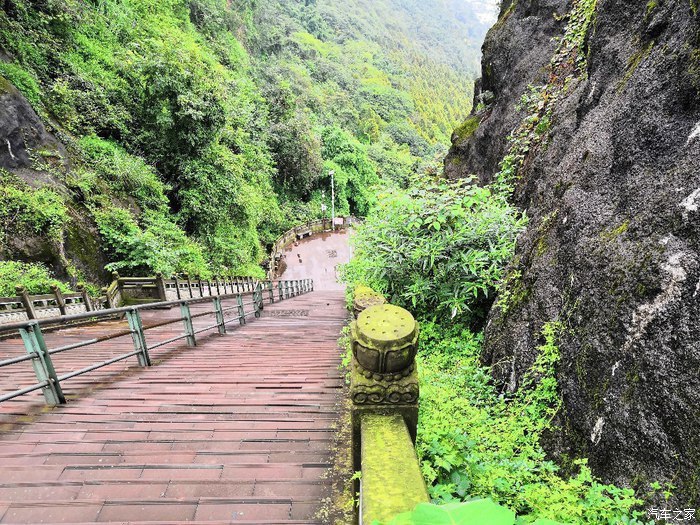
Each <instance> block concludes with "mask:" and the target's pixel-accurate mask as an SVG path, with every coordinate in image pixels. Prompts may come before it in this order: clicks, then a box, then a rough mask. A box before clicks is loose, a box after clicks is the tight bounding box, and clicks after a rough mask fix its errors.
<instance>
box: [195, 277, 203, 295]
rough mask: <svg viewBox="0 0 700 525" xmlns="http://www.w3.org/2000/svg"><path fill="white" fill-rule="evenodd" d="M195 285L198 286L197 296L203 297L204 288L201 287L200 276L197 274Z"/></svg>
mask: <svg viewBox="0 0 700 525" xmlns="http://www.w3.org/2000/svg"><path fill="white" fill-rule="evenodd" d="M197 287H198V288H199V296H200V297H204V288H202V276H201V275H199V274H197Z"/></svg>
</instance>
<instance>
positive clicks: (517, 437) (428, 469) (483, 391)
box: [344, 181, 642, 525]
mask: <svg viewBox="0 0 700 525" xmlns="http://www.w3.org/2000/svg"><path fill="white" fill-rule="evenodd" d="M507 195H508V188H507V185H505V184H504V183H503V181H498V182H497V183H496V184H495V185H493V186H490V187H478V186H476V185H475V184H473V182H471V181H464V182H462V183H449V182H446V181H422V182H415V183H414V184H413V185H412V186H411V188H410V189H408V190H393V191H391V192H388V193H387V194H385V195H383V196H381V197H380V201H379V204H378V205H377V206H376V207H375V208H373V210H372V212H371V213H370V215H369V216H368V218H367V221H366V223H365V224H364V225H363V226H362V227H361V228H359V229H358V232H357V234H356V236H355V239H354V243H355V252H354V256H353V260H352V261H351V263H350V264H349V265H347V266H346V267H345V269H344V276H345V279H346V280H347V281H348V282H349V283H351V284H353V285H358V284H367V285H370V286H371V287H373V288H375V289H376V290H379V291H382V292H384V293H386V294H387V296H388V298H389V299H390V300H391V301H392V302H394V303H396V304H400V305H403V306H405V307H406V308H408V309H409V310H411V311H412V312H414V313H415V314H416V316H417V318H418V319H419V321H420V322H421V342H420V351H419V355H418V358H417V360H418V365H419V367H418V369H419V374H420V383H421V399H420V414H419V422H418V441H417V450H418V455H419V459H420V461H421V468H422V470H423V474H424V476H425V478H426V481H427V482H428V485H429V491H430V494H431V497H432V498H433V501H434V502H436V503H452V502H455V501H468V500H471V499H472V498H489V499H491V500H493V501H494V502H496V503H498V504H500V505H503V506H505V507H507V508H508V509H510V510H511V511H512V512H511V513H510V514H508V515H507V516H505V515H504V518H503V519H506V521H504V523H505V522H507V519H510V520H511V521H510V522H509V523H513V520H514V519H515V518H514V517H513V516H514V514H513V513H516V514H517V515H518V516H519V518H518V521H517V522H518V523H536V522H537V520H554V521H556V522H561V523H576V524H577V525H579V524H590V525H593V524H609V525H613V524H615V525H617V524H620V523H627V524H632V523H637V524H639V523H642V522H641V521H637V520H638V519H641V517H642V513H641V512H637V511H636V510H635V508H636V506H637V505H639V504H640V500H638V499H637V497H636V496H635V493H634V491H632V490H630V489H622V488H618V487H616V486H613V485H605V484H602V483H600V482H599V481H598V480H596V479H595V478H594V477H593V475H592V473H591V471H590V469H589V468H588V466H587V465H586V461H585V460H571V465H570V467H572V470H575V471H577V474H576V475H574V476H573V477H571V478H566V477H563V476H562V475H561V474H560V471H559V467H558V466H557V465H556V464H555V463H554V462H553V461H551V460H549V459H548V458H547V457H546V455H545V452H544V449H543V448H542V446H541V444H540V439H541V438H542V436H543V434H544V433H545V432H549V431H553V430H554V429H553V428H552V420H553V418H554V415H555V414H556V413H557V411H558V410H559V407H560V404H561V400H560V398H559V393H558V386H557V380H556V373H555V371H556V366H557V364H558V361H559V349H558V346H557V339H558V336H559V334H560V333H561V331H562V330H565V329H566V327H565V325H564V324H562V323H560V322H551V323H548V324H546V325H545V326H543V327H542V340H543V341H544V343H543V344H542V345H541V346H540V348H539V353H540V355H539V357H538V359H537V361H536V363H535V364H534V366H533V368H532V369H531V370H530V372H529V374H528V375H527V377H526V379H525V380H524V381H523V382H522V383H521V384H520V385H519V388H518V390H517V391H516V392H515V393H514V394H510V395H505V396H504V395H499V393H498V392H497V391H496V388H495V386H494V385H493V382H492V380H491V374H490V370H489V369H488V368H486V367H484V366H483V365H482V364H481V360H480V356H481V347H482V335H481V334H480V333H475V332H473V331H472V330H470V328H469V327H470V326H472V327H473V326H479V325H480V322H481V321H482V319H481V313H482V312H480V311H479V309H478V308H477V306H478V305H479V301H480V300H481V299H484V298H486V297H488V296H491V295H492V294H494V293H495V290H496V289H497V288H499V287H500V286H501V283H502V282H504V280H506V276H505V275H504V268H505V266H506V265H507V263H508V262H509V261H510V260H511V258H512V256H513V252H514V242H515V238H516V236H517V234H518V232H519V231H520V229H521V228H522V226H523V225H524V219H523V218H521V217H520V215H519V214H518V213H517V212H516V211H515V210H514V209H512V208H511V206H510V205H509V204H508V201H507V199H506V198H505V197H506V196H507ZM499 508H500V507H494V508H492V509H491V510H493V511H494V512H495V513H498V512H500V511H499V510H498V509H499ZM455 509H461V510H459V511H458V512H460V513H461V512H466V513H467V514H468V511H467V510H466V508H463V507H455ZM423 511H425V512H433V511H429V510H427V509H423V510H421V512H423ZM436 512H437V511H436ZM489 512H490V511H489ZM419 514H420V513H419ZM419 517H420V516H418V517H416V515H413V514H411V515H407V516H405V517H404V518H402V519H404V521H397V523H424V521H420V519H418V518H419ZM449 517H450V516H445V518H449ZM486 518H488V519H494V522H496V521H495V518H493V516H491V514H487V515H485V519H486ZM446 522H447V523H449V522H450V521H446ZM489 522H491V521H489ZM544 522H545V523H548V522H547V521H544ZM464 523H471V522H470V521H464ZM477 523H480V522H478V521H477ZM540 523H542V521H540Z"/></svg>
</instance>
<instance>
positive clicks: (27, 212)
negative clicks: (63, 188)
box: [0, 178, 68, 242]
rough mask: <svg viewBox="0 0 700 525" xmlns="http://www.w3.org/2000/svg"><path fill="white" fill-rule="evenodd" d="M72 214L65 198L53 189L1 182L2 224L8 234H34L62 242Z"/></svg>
mask: <svg viewBox="0 0 700 525" xmlns="http://www.w3.org/2000/svg"><path fill="white" fill-rule="evenodd" d="M67 220H68V211H67V208H66V206H65V204H64V202H63V198H62V197H61V196H60V195H58V194H57V193H56V192H54V191H53V190H50V189H49V188H38V189H35V188H30V187H29V186H27V185H26V184H23V183H21V182H20V181H19V180H18V179H17V180H8V179H7V178H0V221H2V223H3V225H4V228H3V231H2V233H0V242H4V241H5V236H6V235H8V234H11V233H12V234H23V233H31V234H38V235H45V236H46V237H48V238H50V239H52V240H60V238H61V237H62V235H63V226H64V225H65V223H66V221H67Z"/></svg>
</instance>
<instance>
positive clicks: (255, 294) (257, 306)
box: [253, 284, 262, 318]
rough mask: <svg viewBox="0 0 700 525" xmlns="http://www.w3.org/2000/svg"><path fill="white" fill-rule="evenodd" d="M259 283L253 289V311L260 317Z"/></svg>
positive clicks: (260, 294)
mask: <svg viewBox="0 0 700 525" xmlns="http://www.w3.org/2000/svg"><path fill="white" fill-rule="evenodd" d="M259 288H260V285H259V284H258V286H256V287H255V290H254V291H253V311H254V312H255V317H256V318H259V317H260V300H261V299H262V290H260V289H259Z"/></svg>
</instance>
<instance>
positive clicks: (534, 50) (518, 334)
mask: <svg viewBox="0 0 700 525" xmlns="http://www.w3.org/2000/svg"><path fill="white" fill-rule="evenodd" d="M587 7H590V8H591V9H592V10H591V11H590V15H591V17H590V18H589V21H590V27H587V29H586V31H585V35H581V36H583V38H582V40H581V42H582V45H581V48H580V52H579V53H578V55H577V56H576V57H575V60H574V62H572V64H574V65H575V64H576V63H578V64H582V68H581V72H580V73H577V72H576V69H575V67H574V68H573V69H569V70H568V71H567V64H566V62H562V61H560V58H561V57H558V56H556V55H554V52H555V50H556V49H557V48H558V47H559V46H560V44H559V42H562V39H564V41H565V40H566V39H567V38H570V37H571V34H572V33H571V29H572V28H571V27H570V26H571V25H575V24H572V23H571V21H572V18H571V17H570V16H568V17H567V16H566V15H567V13H572V12H577V10H578V11H580V10H581V9H583V8H587ZM576 23H578V22H576ZM573 30H574V31H579V32H580V30H581V28H580V27H573ZM483 53H484V56H483V61H482V66H483V79H482V80H481V82H480V83H478V86H479V87H478V88H477V93H476V97H475V106H477V104H478V107H477V111H476V112H475V114H474V115H473V116H472V117H471V118H470V119H469V120H468V121H467V123H466V124H465V125H464V126H463V127H462V128H460V129H459V130H458V131H457V132H456V133H455V134H454V135H453V147H452V150H451V152H450V154H449V156H448V159H447V163H446V172H447V174H448V175H449V176H451V177H463V176H466V175H467V174H469V173H476V174H477V175H478V176H479V177H480V179H481V180H482V181H483V182H491V181H492V180H493V179H494V176H495V175H496V174H499V176H502V175H503V173H504V172H505V171H507V170H508V169H510V168H511V167H512V164H511V161H512V158H511V159H509V158H508V154H509V153H513V152H515V153H518V154H520V153H521V154H522V156H521V157H517V155H516V157H515V158H517V159H520V160H521V161H522V164H518V165H517V176H516V177H515V178H514V179H513V184H514V186H515V190H514V192H513V197H512V200H513V202H514V203H515V204H517V205H518V206H519V207H521V208H522V209H523V210H525V211H526V213H527V215H528V217H529V218H530V223H529V226H528V227H527V229H526V231H525V232H524V233H523V234H522V235H521V237H520V239H519V241H518V247H517V252H516V258H515V260H514V262H513V263H512V264H511V267H510V270H509V277H508V282H507V286H506V288H505V289H504V290H502V291H501V294H500V297H499V299H498V300H497V303H496V304H497V306H495V307H494V308H493V309H492V311H491V314H490V317H489V321H488V325H487V328H486V341H485V357H484V358H485V360H486V361H487V362H488V364H491V365H493V367H494V374H495V376H496V378H497V379H498V380H499V382H500V384H501V385H502V386H503V389H504V390H512V389H515V388H516V387H517V386H518V385H519V383H520V382H521V381H522V379H523V377H524V375H525V373H526V371H527V370H528V369H529V368H530V367H531V365H532V363H533V362H534V360H535V357H536V355H537V348H538V346H539V345H541V344H542V339H541V331H542V327H543V326H544V325H545V324H546V323H552V322H555V323H558V325H559V326H560V327H561V330H560V335H559V340H558V345H559V348H560V350H561V355H562V359H561V362H560V365H559V368H558V381H559V384H560V387H561V396H562V400H563V406H562V409H561V411H560V413H559V415H558V418H557V421H556V423H557V426H558V430H557V431H554V432H552V433H551V435H550V436H549V439H548V443H547V447H548V449H549V451H550V453H551V454H552V456H553V457H554V458H556V459H557V460H558V461H559V462H560V463H562V464H563V465H564V466H565V467H566V466H569V461H570V460H571V459H575V458H578V457H588V458H589V460H590V465H591V466H592V468H593V470H594V472H595V473H596V474H597V475H599V476H601V477H602V478H603V479H604V480H607V481H611V482H615V483H618V484H626V485H632V486H633V487H635V488H640V489H642V491H644V490H646V489H648V488H649V487H650V486H651V484H652V483H653V482H655V481H658V482H660V483H661V485H662V486H664V487H666V488H668V489H669V492H670V493H671V494H672V495H671V499H670V501H669V502H668V503H665V505H666V506H669V505H675V506H676V508H693V507H697V505H698V504H699V503H700V438H699V437H698V433H697V428H699V427H700V412H698V410H697V407H698V406H699V404H700V379H699V377H700V375H699V374H698V372H699V371H700V344H699V343H698V341H700V214H699V213H698V210H699V208H700V202H699V201H700V169H698V168H699V161H698V158H700V133H699V132H698V126H700V14H699V13H698V5H697V4H696V3H695V2H694V1H692V0H691V1H689V0H665V1H661V2H648V3H643V2H637V3H633V4H630V3H629V2H625V1H622V0H598V1H597V2H595V1H594V2H590V1H587V0H573V1H565V0H543V1H535V0H529V1H528V0H516V1H513V2H504V3H503V4H502V6H501V12H500V17H499V21H498V22H497V23H496V25H495V26H494V27H493V28H492V29H491V31H490V32H489V34H488V36H487V38H486V43H485V45H484V48H483ZM572 67H573V66H572ZM558 82H559V83H560V84H561V86H562V88H561V90H555V89H550V88H548V86H552V85H554V84H557V83H558ZM552 94H553V95H554V96H551V95H552ZM516 107H517V108H518V110H516V111H514V108H516ZM523 124H525V125H523ZM522 130H525V131H526V133H524V134H519V131H522ZM504 158H505V159H506V160H507V161H508V162H506V163H502V160H503V159H504Z"/></svg>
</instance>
